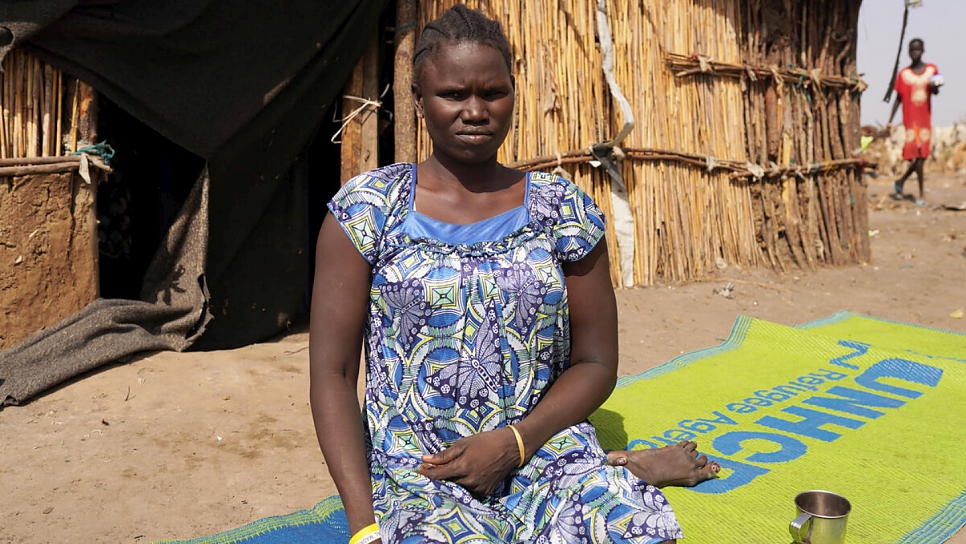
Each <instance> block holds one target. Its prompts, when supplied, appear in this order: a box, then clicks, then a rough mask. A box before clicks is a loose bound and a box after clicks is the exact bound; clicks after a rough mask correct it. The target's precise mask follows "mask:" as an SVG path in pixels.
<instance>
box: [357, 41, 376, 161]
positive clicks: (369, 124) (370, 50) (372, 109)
mask: <svg viewBox="0 0 966 544" xmlns="http://www.w3.org/2000/svg"><path fill="white" fill-rule="evenodd" d="M362 61H363V64H362V98H364V99H366V100H369V101H372V102H376V101H380V96H379V95H380V89H379V40H378V39H376V36H375V35H374V36H373V37H372V40H371V41H370V42H369V46H368V47H367V48H366V52H365V54H364V55H363V57H362ZM360 105H361V104H360ZM379 109H380V106H375V105H372V104H371V103H370V105H368V106H366V108H365V109H364V110H362V113H361V114H360V115H359V117H360V118H361V123H362V155H361V156H360V162H359V172H360V173H361V172H368V171H369V170H372V169H375V168H378V167H379Z"/></svg>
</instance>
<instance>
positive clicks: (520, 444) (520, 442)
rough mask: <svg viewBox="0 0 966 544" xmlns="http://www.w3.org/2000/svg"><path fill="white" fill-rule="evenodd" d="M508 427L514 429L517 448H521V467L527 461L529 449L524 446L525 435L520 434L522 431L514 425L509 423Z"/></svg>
mask: <svg viewBox="0 0 966 544" xmlns="http://www.w3.org/2000/svg"><path fill="white" fill-rule="evenodd" d="M507 427H509V428H510V430H511V431H513V436H515V437H516V439H517V448H519V449H520V464H519V465H517V468H520V467H522V466H523V464H524V463H526V462H527V450H526V448H524V447H523V437H522V436H520V431H518V430H517V428H516V427H514V426H513V425H507Z"/></svg>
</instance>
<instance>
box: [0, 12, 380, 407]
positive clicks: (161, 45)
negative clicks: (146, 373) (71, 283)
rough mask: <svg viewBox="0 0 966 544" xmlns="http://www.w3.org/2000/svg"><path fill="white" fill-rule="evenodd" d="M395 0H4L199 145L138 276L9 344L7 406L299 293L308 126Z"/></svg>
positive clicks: (180, 136)
mask: <svg viewBox="0 0 966 544" xmlns="http://www.w3.org/2000/svg"><path fill="white" fill-rule="evenodd" d="M387 2H388V0H357V1H342V2H320V1H318V0H287V1H286V0H170V1H166V2H157V1H155V0H85V1H77V0H29V1H28V0H5V1H4V2H2V3H0V58H2V57H3V55H5V54H6V53H7V52H8V51H9V50H10V49H12V48H14V47H23V48H24V49H25V50H28V51H29V52H31V53H32V54H34V55H36V56H37V57H39V58H41V59H42V60H44V61H45V62H48V63H50V64H51V65H53V66H54V67H56V68H58V69H59V70H62V71H64V72H66V73H68V74H70V75H72V76H74V77H77V78H79V79H81V80H83V81H85V82H86V83H88V84H90V85H92V86H93V87H94V88H95V89H96V90H97V91H98V92H99V93H102V94H103V95H104V96H106V97H108V98H109V99H111V100H112V101H113V102H115V103H117V104H118V106H120V107H121V108H122V109H124V110H126V111H127V112H128V113H130V114H131V115H133V116H134V117H136V118H137V119H139V120H141V121H142V122H144V123H146V124H147V125H148V126H149V127H151V128H152V129H154V130H156V131H157V132H159V133H160V134H161V135H163V136H165V137H166V138H168V139H170V140H172V141H173V142H175V143H177V144H179V145H180V146H182V147H184V148H186V149H187V150H189V151H191V152H193V153H195V154H197V155H199V156H201V157H203V158H204V159H205V160H206V161H207V167H206V169H205V172H203V173H202V175H201V176H200V178H199V180H198V181H197V182H196V184H195V187H194V189H193V191H192V194H191V196H190V197H189V199H188V202H187V203H186V204H185V205H184V206H183V208H182V210H181V212H180V214H179V216H178V218H177V219H176V220H175V224H174V226H172V228H171V229H170V230H169V232H168V236H167V239H166V240H164V241H163V242H162V244H161V249H160V250H159V252H158V254H157V255H156V256H155V258H154V261H153V262H152V264H151V266H150V268H149V270H148V272H147V274H146V277H145V281H144V289H143V292H142V295H141V300H116V299H112V300H104V299H99V300H96V301H95V302H93V303H91V304H90V305H89V306H88V307H87V308H85V309H83V310H82V311H81V312H79V313H77V314H75V315H73V316H71V317H69V318H68V319H66V320H64V321H62V322H60V323H58V324H56V325H55V326H52V327H50V328H48V329H45V330H44V331H42V332H41V333H39V334H38V335H36V336H34V337H31V338H28V339H27V340H25V341H24V342H22V343H21V344H19V345H16V346H13V347H11V348H9V349H7V350H4V351H2V352H0V407H2V406H4V405H10V404H19V403H22V402H23V401H25V400H27V399H29V398H30V397H32V396H34V395H36V394H38V393H40V392H42V391H44V390H46V389H48V388H50V387H52V386H54V385H56V384H58V383H60V382H62V381H64V380H66V379H69V378H71V377H73V376H76V375H77V374H80V373H82V372H85V371H87V370H90V369H93V368H96V367H98V366H100V365H103V364H107V363H110V362H113V361H116V360H118V359H120V358H123V357H125V356H127V355H131V354H134V353H138V352H142V351H155V350H178V351H180V350H184V349H187V348H188V347H190V346H192V345H194V346H195V347H202V348H204V349H217V348H230V347H237V346H240V345H245V344H249V343H252V342H256V341H260V340H263V339H265V338H267V337H269V336H271V335H273V334H276V333H277V332H279V331H280V330H282V329H284V327H285V326H286V325H287V323H288V322H289V320H290V319H291V318H293V317H294V316H295V314H296V313H297V312H298V310H299V307H300V306H301V305H302V304H303V302H304V299H305V285H307V276H308V268H309V267H308V262H307V258H306V256H307V255H308V254H309V248H308V247H306V246H307V239H308V237H307V236H306V229H307V226H306V225H307V217H306V212H305V209H306V202H305V194H306V191H305V185H304V184H305V183H306V180H305V179H304V176H302V175H299V174H298V173H297V171H293V169H292V168H291V167H292V164H293V160H294V158H295V157H296V155H297V154H298V153H299V152H300V151H301V150H302V149H303V148H304V147H305V145H306V144H307V143H308V142H309V141H310V140H311V138H312V137H313V135H314V134H315V132H316V131H317V129H318V127H319V125H320V124H321V122H322V120H323V117H324V116H325V114H326V112H327V110H328V108H329V106H330V105H331V104H332V103H333V102H334V100H335V99H336V98H337V97H338V96H339V93H340V90H341V88H342V87H343V84H344V82H345V80H346V79H347V77H348V76H349V74H350V73H351V71H352V69H353V67H354V65H355V62H356V60H357V59H358V58H359V57H360V56H361V54H362V51H363V49H364V47H365V45H366V43H367V42H368V40H369V39H370V38H371V37H372V31H373V27H374V23H375V21H376V20H377V19H378V17H379V15H380V14H381V12H382V10H383V9H384V8H385V5H386V4H387Z"/></svg>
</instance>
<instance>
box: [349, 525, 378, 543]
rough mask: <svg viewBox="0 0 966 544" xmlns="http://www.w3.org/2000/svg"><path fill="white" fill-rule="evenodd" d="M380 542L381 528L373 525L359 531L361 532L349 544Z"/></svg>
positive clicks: (353, 536)
mask: <svg viewBox="0 0 966 544" xmlns="http://www.w3.org/2000/svg"><path fill="white" fill-rule="evenodd" d="M376 540H379V526H378V525H376V524H375V523H373V524H372V525H370V526H368V527H364V528H362V529H359V532H358V533H356V534H354V535H352V538H350V539H349V544H369V543H370V542H375V541H376Z"/></svg>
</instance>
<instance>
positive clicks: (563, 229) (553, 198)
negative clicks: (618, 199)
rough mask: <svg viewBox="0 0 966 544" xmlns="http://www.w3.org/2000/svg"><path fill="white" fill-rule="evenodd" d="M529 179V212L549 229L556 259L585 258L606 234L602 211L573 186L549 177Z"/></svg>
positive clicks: (536, 175)
mask: <svg viewBox="0 0 966 544" xmlns="http://www.w3.org/2000/svg"><path fill="white" fill-rule="evenodd" d="M531 176H532V177H531V184H532V185H531V189H530V190H531V192H532V193H533V194H532V195H531V197H532V200H533V207H532V209H531V213H533V214H534V215H536V216H538V217H537V218H538V220H540V221H541V222H542V223H544V225H545V226H546V227H547V228H549V229H550V230H551V232H552V234H553V239H554V246H555V249H556V253H557V258H558V260H560V261H566V262H573V261H579V260H580V259H582V258H584V257H585V256H587V254H588V253H590V250H592V249H594V247H595V246H597V243H598V242H600V239H601V238H603V237H604V234H605V232H606V230H605V229H606V226H605V220H604V214H603V212H601V211H600V208H599V207H597V204H596V203H595V202H594V201H593V199H592V198H590V195H588V194H587V193H585V192H584V191H583V190H581V189H580V187H577V186H576V185H574V184H573V183H571V182H569V181H567V180H565V179H563V178H560V177H557V176H552V175H550V174H531Z"/></svg>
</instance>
